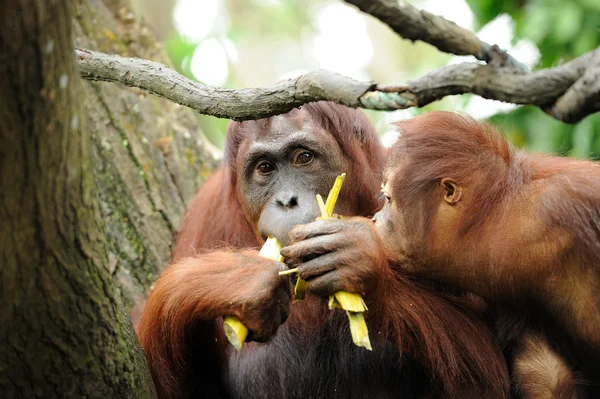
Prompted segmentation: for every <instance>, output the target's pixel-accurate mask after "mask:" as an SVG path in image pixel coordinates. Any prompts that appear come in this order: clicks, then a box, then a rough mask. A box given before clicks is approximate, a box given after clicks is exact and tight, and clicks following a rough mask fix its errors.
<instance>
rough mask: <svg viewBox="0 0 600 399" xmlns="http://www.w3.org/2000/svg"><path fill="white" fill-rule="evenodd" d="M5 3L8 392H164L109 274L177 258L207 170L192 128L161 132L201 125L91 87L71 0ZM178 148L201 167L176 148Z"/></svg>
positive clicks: (4, 392)
mask: <svg viewBox="0 0 600 399" xmlns="http://www.w3.org/2000/svg"><path fill="white" fill-rule="evenodd" d="M0 4H1V5H0V26H2V29H1V30H0V49H1V50H2V54H1V57H0V60H1V61H2V62H0V73H1V76H2V79H0V140H1V145H0V220H2V222H1V223H0V303H1V306H0V340H1V341H0V359H1V360H0V393H1V394H0V396H2V398H36V397H39V398H55V397H56V398H82V397H86V398H134V397H143V398H147V397H154V396H155V393H154V387H153V385H152V382H151V378H150V375H149V372H148V369H147V367H146V365H145V361H144V357H143V353H142V351H141V349H140V347H139V345H138V344H137V339H136V337H135V334H134V333H133V330H132V328H131V322H130V321H129V319H128V317H127V315H126V313H125V312H124V311H123V306H122V304H121V302H120V299H119V293H118V290H117V289H116V287H115V284H114V282H113V278H112V275H111V274H115V273H117V274H119V273H124V274H126V272H127V271H128V270H133V269H134V268H136V267H138V266H139V270H138V269H136V271H135V273H136V274H137V275H141V274H143V273H150V272H154V271H155V270H156V269H158V267H159V266H161V263H163V262H166V259H168V246H169V243H170V242H171V238H172V233H173V231H174V226H177V225H178V223H179V218H180V216H181V213H182V212H183V203H184V201H185V199H186V198H188V197H189V196H191V195H192V192H193V191H195V186H197V185H198V183H199V181H200V180H201V178H200V177H199V175H200V174H201V173H200V172H201V171H203V172H204V173H208V171H209V170H208V169H201V167H200V165H201V164H199V163H198V161H196V160H195V159H192V158H194V157H197V159H199V157H200V154H202V152H201V149H202V146H196V140H195V139H191V138H189V139H187V138H185V140H183V139H181V138H179V137H177V138H174V139H173V140H172V142H171V145H170V147H169V152H168V154H169V155H167V156H163V155H162V154H161V152H160V151H159V150H157V149H156V148H155V142H154V141H152V140H155V139H156V137H158V134H160V129H159V126H163V130H164V132H165V134H164V135H165V136H169V134H171V135H173V136H178V135H179V134H178V133H180V132H187V130H186V129H189V130H192V131H194V127H193V123H192V121H191V120H190V118H189V117H187V119H186V118H185V117H183V118H182V119H181V120H180V121H179V125H178V126H177V127H174V126H172V125H171V122H169V121H170V120H171V119H167V117H165V121H164V122H161V118H162V116H161V115H162V114H163V112H164V113H166V114H167V115H169V118H177V115H179V113H178V112H180V111H179V110H177V109H176V107H172V106H170V105H169V106H167V105H166V104H164V103H161V102H160V101H151V100H148V99H143V100H142V99H138V98H139V94H138V93H135V92H132V91H130V90H123V89H121V88H117V87H115V86H110V85H106V86H101V85H90V84H89V83H86V84H85V92H86V93H87V95H85V94H84V91H83V90H82V87H81V81H80V79H79V76H78V72H77V67H76V64H75V60H74V54H73V47H72V41H71V30H72V26H73V24H72V18H73V15H72V10H73V9H74V7H73V5H72V4H71V2H70V1H68V0H46V1H42V0H20V1H18V0H5V1H3V2H1V3H0ZM111 4H112V3H111ZM101 5H102V3H98V2H95V3H94V4H93V6H92V5H90V6H89V8H88V7H86V6H87V5H85V6H83V5H81V4H80V5H79V9H78V16H77V21H78V24H79V25H83V24H84V23H85V22H86V21H88V22H89V21H91V22H89V23H91V24H93V21H94V20H89V19H86V18H89V17H86V15H87V14H86V12H87V11H88V10H89V9H92V8H93V7H98V8H97V9H96V11H97V12H98V15H97V16H96V18H97V19H96V20H95V21H96V23H97V24H103V25H101V26H102V28H103V29H104V30H106V31H108V29H112V27H111V25H110V24H108V23H107V22H106V21H105V20H104V19H102V18H101V17H100V15H99V14H101V13H104V12H105V11H107V10H108V8H106V7H100V6H101ZM78 24H76V25H75V26H76V29H78V28H77V26H78ZM90 32H91V33H92V34H95V33H94V32H95V31H94V30H93V29H92V30H90ZM79 33H80V34H81V33H82V32H81V31H80V32H79ZM109 36H110V35H109ZM123 46H124V45H123ZM104 50H106V48H105V49H104ZM136 55H139V54H136ZM153 107H154V108H153ZM136 108H138V109H139V112H138V111H136ZM86 110H87V111H88V112H89V117H90V121H89V123H88V119H87V115H86ZM146 110H148V112H147V113H146ZM146 114H152V115H153V118H152V119H149V120H146V119H145V118H146ZM142 115H144V117H143V118H142ZM153 123H154V125H152V124H153ZM142 132H143V133H145V134H148V133H150V136H147V137H148V139H147V140H148V143H145V142H143V139H142V137H143V136H142ZM186 140H187V141H186ZM188 149H189V152H187V151H186V150H188ZM165 152H166V151H165ZM180 153H181V154H184V155H182V157H189V158H190V160H189V163H190V164H191V166H190V165H185V166H182V167H180V166H178V165H177V161H178V159H179V158H177V157H170V156H171V154H177V155H178V154H180ZM155 168H156V169H155ZM94 172H96V174H95V175H94ZM194 173H195V174H194ZM183 181H186V182H188V181H189V182H190V183H189V186H186V185H184V184H182V182H183ZM176 183H179V184H176ZM98 191H100V195H98ZM126 219H127V220H126ZM111 224H112V225H111ZM105 225H106V226H108V228H106V230H105ZM113 240H114V241H113ZM118 240H122V241H123V242H120V241H118ZM163 251H164V252H163ZM139 254H142V255H139ZM119 270H120V272H119ZM131 274H132V275H133V274H134V273H133V272H132V273H131ZM145 278H148V277H147V276H145ZM138 279H140V280H143V279H141V278H139V277H138ZM143 281H147V280H143ZM137 283H139V281H138V280H136V284H137ZM139 285H140V287H141V286H142V284H141V283H140V284H139ZM140 287H138V289H139V290H141V288H140Z"/></svg>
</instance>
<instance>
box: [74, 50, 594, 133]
mask: <svg viewBox="0 0 600 399" xmlns="http://www.w3.org/2000/svg"><path fill="white" fill-rule="evenodd" d="M491 50H492V51H490V57H491V62H490V63H489V64H488V65H483V64H479V63H462V64H456V65H449V66H445V67H443V68H440V69H437V70H434V71H432V72H430V73H428V74H426V75H424V76H422V77H420V78H418V79H414V80H411V81H409V82H407V83H406V84H405V85H401V86H378V85H376V84H374V83H372V82H358V81H355V80H353V79H350V78H347V77H344V76H341V75H338V74H335V73H332V72H327V71H315V72H310V73H307V74H305V75H302V76H299V77H297V78H294V79H290V80H286V81H283V82H279V83H277V84H276V85H274V86H272V87H267V88H256V89H239V90H233V89H220V88H214V87H210V86H205V85H202V84H200V83H197V82H193V81H191V80H190V79H188V78H186V77H184V76H182V75H180V74H178V73H177V72H175V71H174V70H172V69H170V68H168V67H166V66H165V65H163V64H160V63H157V62H152V61H146V60H142V59H139V58H126V57H121V56H117V55H109V54H104V53H100V52H96V51H89V50H75V52H76V54H77V60H78V63H79V70H80V73H81V76H82V77H83V78H85V79H89V80H102V81H109V82H120V83H123V84H126V85H128V86H133V87H138V88H141V89H143V90H147V91H149V92H151V93H154V94H157V95H160V96H162V97H165V98H167V99H169V100H171V101H174V102H176V103H179V104H182V105H185V106H188V107H190V108H193V109H195V110H196V111H198V112H200V113H201V114H206V115H212V116H216V117H219V118H229V119H235V120H246V119H258V118H265V117H269V116H273V115H278V114H282V113H285V112H288V111H290V110H292V109H293V108H296V107H299V106H300V105H302V104H305V103H308V102H312V101H319V100H329V101H335V102H337V103H340V104H345V105H347V106H350V107H362V108H367V109H377V110H386V111H391V110H397V109H406V108H410V107H422V106H424V105H427V104H429V103H431V102H433V101H436V100H439V99H441V98H443V97H445V96H448V95H456V94H464V93H473V94H478V95H480V96H481V97H484V98H488V99H492V100H500V101H505V102H511V103H514V104H531V105H537V106H539V107H541V108H543V109H549V111H548V112H549V114H550V115H552V116H553V117H554V118H556V119H558V120H561V121H564V122H568V123H575V122H577V121H579V120H581V119H582V118H584V117H585V116H587V115H589V114H591V113H594V112H597V111H599V110H600V101H598V96H599V94H598V93H599V90H598V85H599V83H598V82H599V81H600V79H599V78H598V75H599V74H600V62H599V59H600V47H599V48H597V49H596V50H594V51H592V52H589V53H587V54H584V55H582V56H581V57H578V58H576V59H574V60H572V61H571V62H568V63H566V64H564V65H561V66H558V67H555V68H550V69H544V70H540V71H535V72H529V73H521V72H519V71H516V70H515V69H514V68H512V67H511V66H507V65H505V63H504V62H505V61H506V59H505V58H503V57H505V53H503V52H501V51H498V52H494V51H493V50H494V47H492V49H491ZM576 82H577V84H576V85H575V83H576ZM572 86H573V87H572ZM570 88H571V89H570ZM563 94H564V95H563ZM559 98H560V101H559V102H557V103H556V105H555V106H554V107H553V104H555V102H556V101H557V100H558V99H559Z"/></svg>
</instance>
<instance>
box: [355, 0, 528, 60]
mask: <svg viewBox="0 0 600 399" xmlns="http://www.w3.org/2000/svg"><path fill="white" fill-rule="evenodd" d="M344 1H345V2H346V3H348V4H352V5H354V6H356V7H357V8H358V9H359V10H361V11H363V12H364V13H366V14H369V15H372V16H373V17H375V18H377V19H379V20H380V21H381V22H383V23H384V24H386V25H388V26H389V27H390V28H391V29H392V30H393V31H394V32H396V33H397V34H399V35H400V36H402V37H403V38H405V39H409V40H412V41H416V40H420V41H423V42H425V43H429V44H431V45H432V46H434V47H436V48H437V49H438V50H440V51H443V52H446V53H450V54H456V55H473V56H474V57H475V58H477V59H478V60H481V61H485V62H488V61H489V59H490V54H489V51H490V49H491V47H492V46H490V45H489V44H487V43H485V42H482V41H481V40H479V38H478V37H477V35H475V33H473V32H471V31H470V30H468V29H465V28H463V27H460V26H458V25H456V24H455V23H454V22H451V21H448V20H447V19H445V18H443V17H440V16H438V15H434V14H431V13H429V12H427V11H424V10H419V9H418V8H416V7H414V6H413V5H411V4H408V3H406V2H404V1H398V0H344ZM506 57H507V59H506V61H507V64H508V65H509V66H511V67H513V68H515V69H518V70H520V71H521V72H526V71H527V70H528V68H527V67H526V66H525V65H523V64H521V63H520V62H519V61H517V60H516V59H515V58H513V57H512V56H510V55H508V54H506Z"/></svg>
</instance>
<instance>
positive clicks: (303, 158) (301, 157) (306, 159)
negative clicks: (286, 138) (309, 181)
mask: <svg viewBox="0 0 600 399" xmlns="http://www.w3.org/2000/svg"><path fill="white" fill-rule="evenodd" d="M314 158H315V156H314V155H313V154H312V152H308V151H302V152H301V153H299V154H298V155H297V156H296V162H295V163H296V164H298V165H307V164H309V163H311V162H312V160H313V159H314Z"/></svg>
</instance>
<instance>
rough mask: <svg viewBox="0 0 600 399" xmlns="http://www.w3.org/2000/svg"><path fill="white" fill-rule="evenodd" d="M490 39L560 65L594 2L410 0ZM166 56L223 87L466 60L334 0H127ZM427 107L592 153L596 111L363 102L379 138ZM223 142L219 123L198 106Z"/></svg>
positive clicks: (386, 74) (595, 12)
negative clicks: (574, 119) (572, 119)
mask: <svg viewBox="0 0 600 399" xmlns="http://www.w3.org/2000/svg"><path fill="white" fill-rule="evenodd" d="M410 3H412V4H413V5H415V6H416V7H418V8H421V9H424V10H427V11H430V12H432V13H434V14H438V15H441V16H443V17H445V18H447V19H449V20H451V21H453V22H455V23H456V24H458V25H461V26H463V27H465V28H467V29H470V30H473V31H475V32H477V35H478V36H479V37H480V38H481V39H482V40H483V41H486V42H488V43H490V44H498V45H499V46H500V47H501V48H504V49H506V50H508V51H509V52H510V53H511V54H512V55H514V56H515V57H516V58H517V59H518V60H520V61H521V62H523V63H525V64H527V65H528V66H529V67H531V68H534V69H536V68H547V67H552V66H557V65H560V64H562V63H564V62H567V61H569V60H571V59H573V58H574V57H577V56H579V55H581V54H583V53H585V52H588V51H590V50H593V49H594V48H596V47H597V46H598V45H600V0H567V1H564V0H466V1H465V0H415V1H410ZM133 4H134V9H135V11H136V13H137V14H138V16H139V17H140V18H142V19H143V20H144V21H145V22H146V24H147V25H148V26H149V27H150V29H152V30H153V31H154V32H155V33H156V34H157V36H158V38H159V39H160V40H161V42H162V43H163V46H164V50H165V52H166V53H167V55H168V56H169V57H170V59H171V62H172V64H173V66H174V67H175V68H176V69H177V70H178V71H179V72H180V73H182V74H184V75H186V76H187V77H189V78H191V79H194V80H197V81H199V82H202V83H205V84H208V85H213V86H220V87H228V88H243V87H257V86H268V85H272V84H273V83H275V82H276V81H277V80H280V79H286V78H290V77H294V76H296V75H299V74H302V73H304V72H307V71H310V70H314V69H318V68H323V69H328V70H330V71H335V72H338V73H341V74H343V75H346V76H349V77H352V78H354V79H358V80H369V79H372V80H375V81H377V82H378V83H383V84H400V83H403V82H405V81H406V80H408V79H412V78H416V77H419V76H422V75H424V74H425V73H427V72H428V71H430V70H432V69H435V68H439V67H441V66H444V65H446V64H449V63H456V62H464V61H472V60H473V58H472V57H455V56H450V55H448V54H444V53H441V52H439V51H437V50H436V49H435V48H434V47H432V46H430V45H428V44H423V43H412V42H410V41H408V40H404V39H401V38H400V37H399V36H397V35H396V34H395V33H393V32H392V31H391V30H390V29H389V28H388V27H387V26H386V25H384V24H382V23H381V22H379V21H378V20H376V19H375V18H373V17H370V16H368V15H365V14H362V13H360V12H359V11H357V10H356V9H354V8H353V7H351V6H347V5H346V4H345V3H344V2H342V1H339V0H134V1H133ZM433 109H444V110H458V111H464V112H467V113H469V114H471V115H473V116H474V117H476V118H478V119H483V118H490V119H491V120H492V122H493V123H495V124H496V125H498V126H500V127H502V129H503V130H504V133H505V134H506V136H507V137H508V138H509V140H510V141H512V142H513V143H514V144H515V145H517V146H519V147H525V148H527V149H528V150H531V151H541V152H554V153H558V154H563V155H569V156H574V157H580V158H593V159H598V158H599V157H600V114H596V115H592V116H590V117H587V118H586V119H584V120H583V121H581V122H579V123H578V124H577V125H566V124H563V123H561V122H558V121H556V120H554V119H553V118H551V117H549V116H546V115H545V114H544V113H543V112H542V111H540V110H539V109H538V108H535V107H517V106H514V105H510V104H505V103H501V102H497V101H490V100H484V99H482V98H479V97H477V96H471V95H463V96H454V97H450V98H446V99H444V100H442V101H438V102H436V103H433V104H431V105H429V106H427V107H425V108H423V109H410V110H403V111H396V112H377V111H367V113H368V115H369V117H370V118H371V120H372V121H373V122H374V124H375V126H376V127H377V130H378V131H379V133H380V134H381V136H382V139H383V141H384V143H391V142H393V140H394V138H395V136H394V132H393V131H392V129H391V127H390V123H391V122H394V121H397V120H401V119H406V118H410V117H412V116H413V115H416V114H417V113H422V112H426V111H428V110H433ZM198 118H199V121H200V125H201V126H202V128H203V131H204V132H205V134H206V135H207V137H208V138H209V139H210V140H211V141H212V142H213V143H214V144H215V145H216V146H217V147H222V146H223V140H224V135H225V129H226V126H227V123H228V121H227V120H224V119H217V118H213V117H208V116H202V115H199V116H198Z"/></svg>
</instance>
